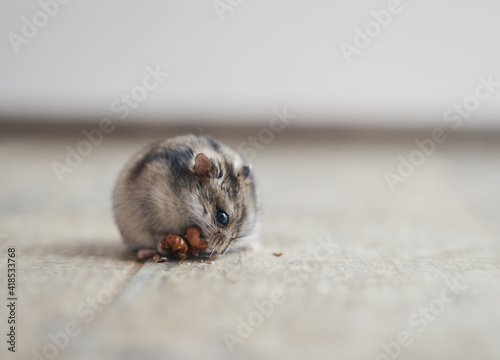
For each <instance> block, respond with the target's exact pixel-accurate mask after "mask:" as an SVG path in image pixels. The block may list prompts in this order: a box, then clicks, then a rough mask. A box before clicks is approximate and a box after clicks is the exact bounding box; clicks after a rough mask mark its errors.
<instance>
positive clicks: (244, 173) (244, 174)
mask: <svg viewBox="0 0 500 360" xmlns="http://www.w3.org/2000/svg"><path fill="white" fill-rule="evenodd" d="M251 172H252V165H250V164H248V165H243V167H242V168H241V169H240V171H239V172H238V175H240V176H242V177H243V178H244V179H246V178H247V177H249V176H250V173H251Z"/></svg>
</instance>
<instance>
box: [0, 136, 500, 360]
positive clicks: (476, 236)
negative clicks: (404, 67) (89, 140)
mask: <svg viewBox="0 0 500 360" xmlns="http://www.w3.org/2000/svg"><path fill="white" fill-rule="evenodd" d="M248 135H255V134H243V135H241V134H236V135H230V134H222V136H223V140H225V141H227V142H229V143H230V144H232V145H235V146H236V145H238V144H239V143H240V142H241V141H243V140H244V139H245V138H246V137H248ZM81 139H82V137H78V136H57V135H53V136H48V135H45V136H35V135H30V136H27V135H19V134H18V135H15V134H14V135H9V134H3V135H2V136H1V138H0V164H1V170H0V184H1V185H2V186H1V188H0V233H1V235H0V236H1V239H0V240H1V248H0V271H1V276H0V279H1V284H0V286H1V289H2V290H1V291H0V295H1V296H2V301H4V299H5V298H6V297H7V294H6V288H7V281H6V273H7V270H6V269H7V268H6V259H7V256H6V252H7V248H8V247H10V246H15V247H16V248H17V257H16V261H17V292H18V294H17V295H18V298H19V300H18V308H17V311H18V313H17V317H18V324H17V325H18V329H17V331H18V334H17V350H18V352H17V353H16V354H15V355H13V354H10V353H9V352H7V351H6V347H7V346H6V344H5V342H4V341H3V342H2V344H3V345H2V348H1V349H0V353H1V354H2V355H1V358H2V359H6V358H7V359H10V358H12V359H31V358H33V356H34V355H33V351H35V352H39V353H40V354H42V356H46V355H47V354H49V355H50V356H52V355H56V356H55V358H57V359H121V358H123V359H232V358H237V359H312V358H314V359H359V360H364V359H368V360H372V359H377V360H386V359H391V358H398V359H427V360H432V359H440V360H442V359H454V360H457V359H464V360H469V359H492V360H493V359H499V358H500V341H499V339H500V338H499V336H500V207H499V204H500V142H495V141H491V140H489V141H486V142H482V141H465V140H457V141H454V140H453V139H450V140H449V141H448V142H446V143H445V144H442V145H440V147H439V148H438V150H437V151H436V152H435V153H434V154H433V155H432V156H430V157H429V158H428V159H427V160H426V161H425V162H424V164H423V165H422V166H421V167H419V168H418V169H417V170H416V171H415V173H414V174H413V175H412V176H410V177H409V178H408V180H407V181H406V183H404V184H399V185H398V186H397V191H396V192H394V193H393V192H391V191H390V190H389V188H388V186H387V183H386V182H385V179H384V176H383V174H384V172H385V171H386V170H392V171H394V170H395V168H396V167H397V164H398V160H397V157H398V156H399V155H403V156H405V157H407V156H408V154H409V153H410V152H411V151H412V150H414V149H415V145H414V144H413V142H412V139H411V137H409V138H408V139H394V140H390V139H376V138H375V139H371V138H370V137H368V138H366V139H360V138H347V139H343V138H342V137H338V136H337V137H333V138H331V139H330V138H328V137H327V136H318V137H314V136H312V137H307V138H304V139H302V138H301V137H300V133H299V134H295V135H294V136H288V135H287V133H286V131H284V132H283V133H280V134H276V139H275V140H274V141H273V142H272V143H270V144H269V145H267V146H266V148H265V149H264V150H263V151H261V152H259V153H258V156H257V159H256V160H255V161H254V169H255V171H256V174H257V179H258V181H259V185H260V188H261V192H262V200H263V210H264V222H263V231H262V239H261V242H262V245H263V247H262V249H261V250H260V251H257V252H243V253H232V254H229V255H227V256H225V257H223V258H220V259H216V261H215V263H213V264H211V265H207V264H203V263H199V262H196V261H184V262H183V263H182V264H180V263H177V262H168V263H160V264H155V263H152V262H145V263H138V262H137V261H135V259H134V256H133V255H131V254H129V253H128V252H127V251H126V249H125V248H124V246H123V245H122V244H121V242H120V238H119V234H118V232H117V229H116V228H115V225H114V223H113V219H112V214H111V211H110V207H111V205H110V193H111V189H112V186H113V184H114V180H115V179H116V176H117V173H118V171H119V170H120V168H121V166H122V165H123V164H124V162H125V161H126V159H127V158H128V157H129V156H131V155H132V154H133V153H134V152H135V151H136V150H137V149H138V148H139V147H140V146H142V145H143V144H145V143H147V142H149V141H150V140H152V139H151V138H147V137H118V136H109V137H107V138H105V139H104V141H103V143H102V144H101V145H99V147H96V148H94V150H93V152H92V153H91V154H90V155H89V156H88V157H86V158H84V159H83V161H82V163H81V164H80V165H79V166H78V167H77V168H75V169H74V171H73V172H72V173H68V174H65V175H64V181H63V182H62V183H59V182H58V181H57V178H56V176H55V174H54V172H53V170H52V167H51V163H52V162H53V161H60V162H62V161H64V156H65V155H66V150H65V146H67V145H69V146H72V147H73V148H74V147H75V146H76V145H77V144H78V142H79V141H80V140H81ZM275 251H279V252H282V253H283V255H282V256H281V257H276V256H273V255H272V252H275ZM272 299H274V300H276V304H274V305H273V306H272V308H271V306H270V305H269V303H270V302H271V300H272ZM256 304H260V305H256ZM259 307H261V308H262V309H263V310H262V309H261V310H258V308H259ZM263 313H264V314H263ZM259 314H260V315H259ZM262 314H263V315H262ZM0 316H1V317H0V329H1V333H2V334H5V333H6V331H7V310H6V307H5V306H2V310H1V311H0ZM249 317H250V319H249ZM242 319H243V321H245V322H248V321H251V322H253V323H254V325H256V326H255V327H252V328H251V329H249V328H243V327H242V326H241V325H239V324H241V321H242ZM68 327H69V328H70V331H69V332H71V333H72V334H73V335H75V334H74V333H78V334H76V335H75V336H71V335H61V334H62V333H66V334H67V332H68V331H67V328H68ZM72 327H73V328H72ZM239 327H240V329H239ZM238 330H240V333H238ZM243 330H246V331H247V332H246V333H245V332H244V331H243ZM242 331H243V332H242ZM250 333H251V334H250ZM229 334H231V335H234V336H240V335H244V336H241V337H240V339H241V341H239V342H241V343H239V342H238V343H235V344H234V353H231V352H230V351H229V347H228V346H227V344H226V341H225V340H224V336H226V337H228V336H229ZM65 337H67V339H68V341H66V340H65V339H66V338H65ZM54 339H56V340H55V341H54ZM232 339H233V340H234V339H235V338H232ZM57 341H59V342H60V343H61V348H63V349H57V351H56V353H57V354H55V353H54V348H55V347H54V346H53V345H50V344H54V343H57ZM396 343H397V344H398V345H396ZM400 343H402V344H403V345H400ZM62 345H64V346H62ZM44 351H45V355H44ZM46 358H48V357H46Z"/></svg>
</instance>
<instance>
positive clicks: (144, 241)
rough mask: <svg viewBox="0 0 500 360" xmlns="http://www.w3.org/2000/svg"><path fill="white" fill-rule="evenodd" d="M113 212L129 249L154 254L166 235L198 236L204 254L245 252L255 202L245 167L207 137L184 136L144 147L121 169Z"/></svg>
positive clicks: (254, 225)
mask: <svg viewBox="0 0 500 360" xmlns="http://www.w3.org/2000/svg"><path fill="white" fill-rule="evenodd" d="M113 212H114V217H115V221H116V224H117V225H118V228H119V230H120V233H121V235H122V237H123V241H124V242H125V243H126V244H127V245H128V246H129V247H130V248H131V249H132V250H144V249H156V248H157V244H158V242H159V241H160V240H161V239H162V238H164V237H165V236H166V235H169V234H184V232H185V231H186V229H187V228H188V227H190V226H197V227H199V228H200V229H201V231H202V236H203V239H205V240H206V241H207V242H208V249H207V251H209V252H211V253H214V254H216V255H217V254H218V255H223V254H224V253H226V251H228V250H229V249H236V248H243V247H249V246H250V247H251V246H252V243H253V242H254V241H255V240H256V239H257V236H258V227H259V221H258V217H259V200H258V194H257V189H256V184H255V180H254V176H253V172H252V170H251V166H250V165H249V164H248V163H246V162H245V160H244V159H243V158H242V156H241V155H240V154H238V153H237V152H236V151H235V150H233V149H232V148H231V147H229V146H228V145H226V144H224V143H222V142H221V141H219V140H216V139H214V138H212V137H210V136H200V137H198V136H194V135H184V136H178V137H175V138H171V139H167V140H164V141H159V142H156V143H153V144H151V145H149V146H146V147H145V148H144V149H143V150H142V151H140V152H139V153H137V154H136V155H135V156H133V157H132V159H131V160H130V161H129V162H128V163H127V164H126V165H125V167H124V169H123V170H122V172H121V173H120V175H119V177H118V180H117V182H116V185H115V188H114V190H113Z"/></svg>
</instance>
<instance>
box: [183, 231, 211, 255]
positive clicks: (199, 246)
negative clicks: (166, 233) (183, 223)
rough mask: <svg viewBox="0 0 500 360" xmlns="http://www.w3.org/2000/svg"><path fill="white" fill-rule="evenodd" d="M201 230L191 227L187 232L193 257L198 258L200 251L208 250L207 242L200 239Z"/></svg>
mask: <svg viewBox="0 0 500 360" xmlns="http://www.w3.org/2000/svg"><path fill="white" fill-rule="evenodd" d="M200 235H201V230H200V229H199V228H197V227H196V226H191V227H189V228H187V230H186V239H187V242H188V243H189V245H190V247H189V253H190V254H191V256H198V254H199V253H200V251H205V250H207V247H208V244H207V242H206V241H205V240H201V239H200Z"/></svg>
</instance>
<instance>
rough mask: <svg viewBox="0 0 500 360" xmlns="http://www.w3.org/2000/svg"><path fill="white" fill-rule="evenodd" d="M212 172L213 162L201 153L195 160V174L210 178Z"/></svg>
mask: <svg viewBox="0 0 500 360" xmlns="http://www.w3.org/2000/svg"><path fill="white" fill-rule="evenodd" d="M211 171H212V160H210V158H209V157H208V156H207V155H205V154H204V153H199V154H198V155H196V158H195V159H194V172H195V173H197V174H198V175H200V176H208V175H209V174H210V172H211Z"/></svg>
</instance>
